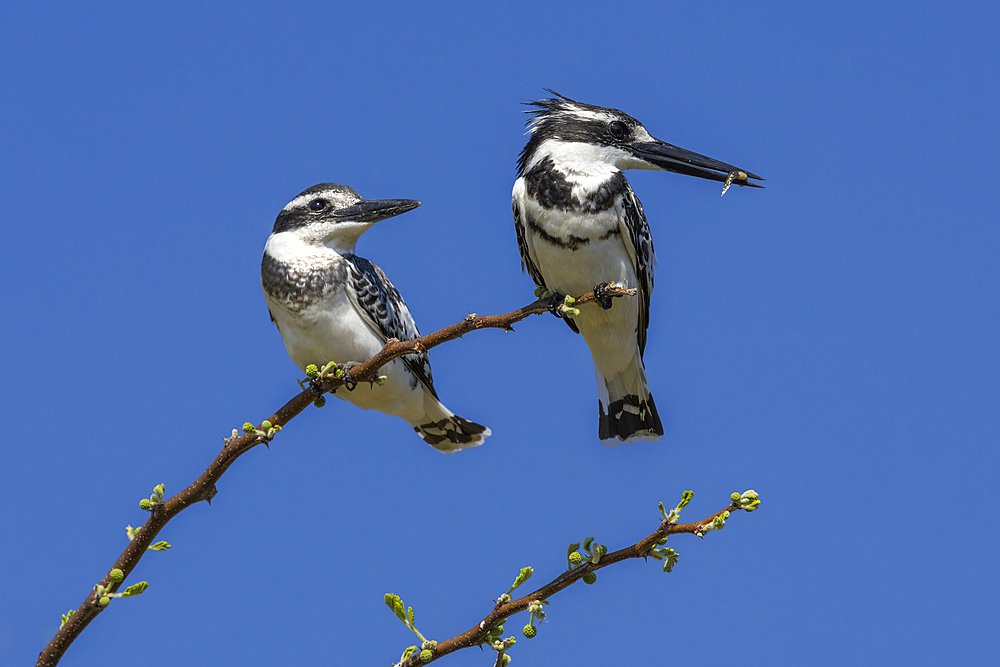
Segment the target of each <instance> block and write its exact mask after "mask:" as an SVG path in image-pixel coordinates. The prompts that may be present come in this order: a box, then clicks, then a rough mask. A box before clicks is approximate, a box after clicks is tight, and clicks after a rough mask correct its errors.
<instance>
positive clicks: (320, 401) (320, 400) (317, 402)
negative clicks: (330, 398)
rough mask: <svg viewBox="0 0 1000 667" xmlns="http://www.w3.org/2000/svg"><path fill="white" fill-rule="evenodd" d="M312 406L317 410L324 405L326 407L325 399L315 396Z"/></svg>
mask: <svg viewBox="0 0 1000 667" xmlns="http://www.w3.org/2000/svg"><path fill="white" fill-rule="evenodd" d="M313 405H315V406H316V407H317V408H321V407H323V406H324V405H326V397H325V396H317V397H316V400H315V401H313Z"/></svg>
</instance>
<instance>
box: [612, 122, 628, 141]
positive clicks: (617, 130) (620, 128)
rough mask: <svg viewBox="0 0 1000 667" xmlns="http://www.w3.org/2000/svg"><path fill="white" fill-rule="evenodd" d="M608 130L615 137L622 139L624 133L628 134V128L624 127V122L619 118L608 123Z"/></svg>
mask: <svg viewBox="0 0 1000 667" xmlns="http://www.w3.org/2000/svg"><path fill="white" fill-rule="evenodd" d="M608 132H610V133H611V136H612V137H614V138H615V139H624V138H625V135H626V134H628V128H627V127H625V123H623V122H621V121H620V120H614V121H611V123H610V124H609V125H608Z"/></svg>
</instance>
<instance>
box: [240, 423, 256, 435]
mask: <svg viewBox="0 0 1000 667" xmlns="http://www.w3.org/2000/svg"><path fill="white" fill-rule="evenodd" d="M243 432H244V433H246V434H248V435H249V434H250V433H256V432H257V427H256V426H254V425H253V424H251V423H250V422H247V423H245V424H243Z"/></svg>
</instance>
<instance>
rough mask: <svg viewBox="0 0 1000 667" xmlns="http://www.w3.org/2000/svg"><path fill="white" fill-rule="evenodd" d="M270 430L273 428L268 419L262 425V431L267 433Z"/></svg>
mask: <svg viewBox="0 0 1000 667" xmlns="http://www.w3.org/2000/svg"><path fill="white" fill-rule="evenodd" d="M269 428H271V422H269V421H267V420H266V419H265V420H264V421H262V422H261V423H260V430H261V431H266V430H267V429H269Z"/></svg>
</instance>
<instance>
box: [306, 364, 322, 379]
mask: <svg viewBox="0 0 1000 667" xmlns="http://www.w3.org/2000/svg"><path fill="white" fill-rule="evenodd" d="M306 375H307V376H309V377H311V378H314V377H316V376H317V375H319V369H318V368H316V364H309V365H308V366H306Z"/></svg>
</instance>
